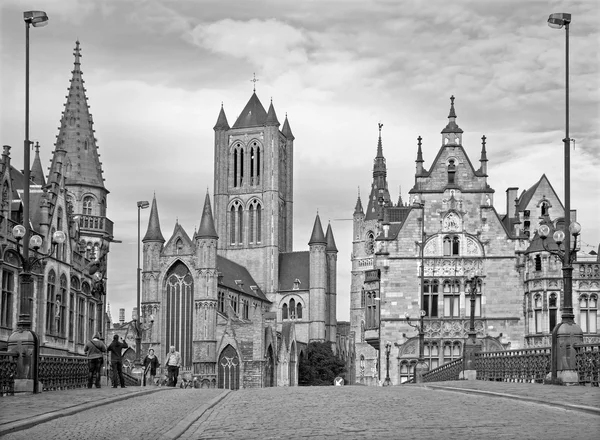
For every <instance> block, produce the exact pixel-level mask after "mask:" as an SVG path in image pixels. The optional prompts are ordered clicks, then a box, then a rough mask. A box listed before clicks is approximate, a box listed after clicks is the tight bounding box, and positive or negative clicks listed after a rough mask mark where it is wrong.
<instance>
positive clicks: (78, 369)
mask: <svg viewBox="0 0 600 440" xmlns="http://www.w3.org/2000/svg"><path fill="white" fill-rule="evenodd" d="M88 370H89V369H88V359H87V357H83V356H78V357H76V356H63V355H54V354H52V355H50V354H42V355H40V372H39V376H38V377H39V381H40V382H42V384H43V388H42V389H43V391H52V390H66V389H70V388H83V387H86V386H87V380H88Z"/></svg>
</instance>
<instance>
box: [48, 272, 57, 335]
mask: <svg viewBox="0 0 600 440" xmlns="http://www.w3.org/2000/svg"><path fill="white" fill-rule="evenodd" d="M55 316H56V274H55V273H54V271H53V270H51V271H50V272H48V281H47V284H46V333H49V334H56V331H57V330H56V327H55V325H54V317H55Z"/></svg>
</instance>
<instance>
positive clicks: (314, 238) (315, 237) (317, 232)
mask: <svg viewBox="0 0 600 440" xmlns="http://www.w3.org/2000/svg"><path fill="white" fill-rule="evenodd" d="M313 244H324V245H326V244H327V240H326V239H325V234H323V227H322V226H321V219H320V218H319V214H317V217H316V218H315V224H314V226H313V230H312V234H311V235H310V241H309V242H308V245H309V246H312V245H313Z"/></svg>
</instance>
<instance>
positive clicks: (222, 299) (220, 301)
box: [217, 291, 227, 315]
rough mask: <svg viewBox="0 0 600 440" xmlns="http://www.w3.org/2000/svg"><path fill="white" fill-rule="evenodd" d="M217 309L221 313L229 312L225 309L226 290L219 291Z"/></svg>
mask: <svg viewBox="0 0 600 440" xmlns="http://www.w3.org/2000/svg"><path fill="white" fill-rule="evenodd" d="M217 311H218V312H220V313H223V314H224V315H226V314H227V312H226V311H225V292H221V291H219V294H218V302H217Z"/></svg>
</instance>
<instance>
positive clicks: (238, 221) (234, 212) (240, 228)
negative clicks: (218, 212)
mask: <svg viewBox="0 0 600 440" xmlns="http://www.w3.org/2000/svg"><path fill="white" fill-rule="evenodd" d="M229 228H230V229H229V239H230V243H231V244H242V243H243V232H244V208H243V206H242V203H241V202H240V201H239V200H236V201H235V202H233V204H232V205H231V209H230V210H229Z"/></svg>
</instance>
